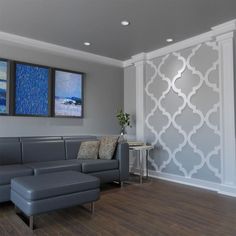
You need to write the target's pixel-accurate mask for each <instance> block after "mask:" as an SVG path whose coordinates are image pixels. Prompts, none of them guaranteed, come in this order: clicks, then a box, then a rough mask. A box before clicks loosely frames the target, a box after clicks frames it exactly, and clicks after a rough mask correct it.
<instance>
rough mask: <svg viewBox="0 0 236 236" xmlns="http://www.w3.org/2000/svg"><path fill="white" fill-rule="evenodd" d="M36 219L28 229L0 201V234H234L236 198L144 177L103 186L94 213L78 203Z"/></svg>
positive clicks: (12, 235)
mask: <svg viewBox="0 0 236 236" xmlns="http://www.w3.org/2000/svg"><path fill="white" fill-rule="evenodd" d="M35 223H36V226H37V229H36V230H35V231H34V232H31V231H30V229H28V227H27V226H26V225H25V224H24V223H23V222H22V220H21V219H20V218H19V217H18V216H17V215H16V214H15V213H14V207H13V205H12V204H11V203H4V204H0V236H8V235H9V236H15V235H16V236H17V235H24V236H27V235H42V236H46V235H47V236H49V235H53V236H67V235H68V236H69V235H102V236H103V235H104V236H108V235H144V236H145V235H157V236H164V235H165V236H166V235H169V236H236V198H232V197H226V196H223V195H218V194H217V193H214V192H211V191H207V190H202V189H198V188H193V187H188V186H184V185H180V184H174V183H171V182H167V181H161V180H155V179H149V180H148V181H145V182H144V184H142V185H139V184H135V183H129V184H125V185H124V188H119V187H118V185H116V184H111V185H106V186H104V187H103V189H102V192H101V198H100V200H99V201H98V202H97V203H96V204H95V213H94V214H93V215H91V214H90V212H89V211H87V210H86V209H84V208H83V207H79V206H78V207H73V208H69V209H64V210H59V211H55V212H51V213H48V214H43V215H40V216H37V217H36V218H35Z"/></svg>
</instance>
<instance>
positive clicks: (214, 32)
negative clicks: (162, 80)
mask: <svg viewBox="0 0 236 236" xmlns="http://www.w3.org/2000/svg"><path fill="white" fill-rule="evenodd" d="M234 30H236V19H235V20H231V21H228V22H225V23H223V24H220V25H217V26H214V27H212V28H211V30H210V31H208V32H206V33H203V34H200V35H197V36H194V37H191V38H188V39H185V40H183V41H180V42H176V43H174V44H171V45H169V46H166V47H163V48H160V49H157V50H154V51H151V52H147V53H143V54H145V57H146V59H147V60H151V59H153V58H156V57H160V56H164V55H166V54H169V53H172V52H176V51H179V50H182V49H186V48H188V47H192V46H195V45H197V44H200V43H203V42H206V41H210V40H212V39H214V38H215V37H217V36H219V35H221V34H225V33H228V32H230V31H234ZM133 64H134V57H131V59H129V60H126V61H123V67H128V66H132V65H133Z"/></svg>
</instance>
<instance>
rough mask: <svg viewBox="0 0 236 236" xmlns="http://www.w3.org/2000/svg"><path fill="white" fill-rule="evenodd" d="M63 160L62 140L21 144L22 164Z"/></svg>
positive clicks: (63, 147)
mask: <svg viewBox="0 0 236 236" xmlns="http://www.w3.org/2000/svg"><path fill="white" fill-rule="evenodd" d="M56 160H65V146H64V141H63V140H47V141H25V142H22V162H23V163H29V162H40V161H56Z"/></svg>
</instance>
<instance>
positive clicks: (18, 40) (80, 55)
mask: <svg viewBox="0 0 236 236" xmlns="http://www.w3.org/2000/svg"><path fill="white" fill-rule="evenodd" d="M0 42H3V43H6V44H10V45H19V46H24V47H27V48H28V47H30V48H34V49H39V50H41V51H46V52H49V53H54V54H56V55H64V56H69V57H73V58H76V59H81V60H85V61H91V62H95V63H100V64H106V65H110V66H115V67H123V62H122V61H120V60H117V59H114V58H110V57H105V56H100V55H97V54H93V53H89V52H85V51H80V50H76V49H72V48H68V47H63V46H59V45H56V44H52V43H47V42H44V41H40V40H36V39H32V38H27V37H23V36H19V35H16V34H10V33H6V32H3V31H0Z"/></svg>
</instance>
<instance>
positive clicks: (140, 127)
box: [132, 53, 146, 141]
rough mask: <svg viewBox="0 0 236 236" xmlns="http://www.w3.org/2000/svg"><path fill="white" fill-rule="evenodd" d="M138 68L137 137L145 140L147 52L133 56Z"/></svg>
mask: <svg viewBox="0 0 236 236" xmlns="http://www.w3.org/2000/svg"><path fill="white" fill-rule="evenodd" d="M132 60H133V62H134V65H135V68H136V139H137V140H139V141H144V80H145V62H146V54H145V53H140V54H138V55H135V56H133V57H132Z"/></svg>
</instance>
